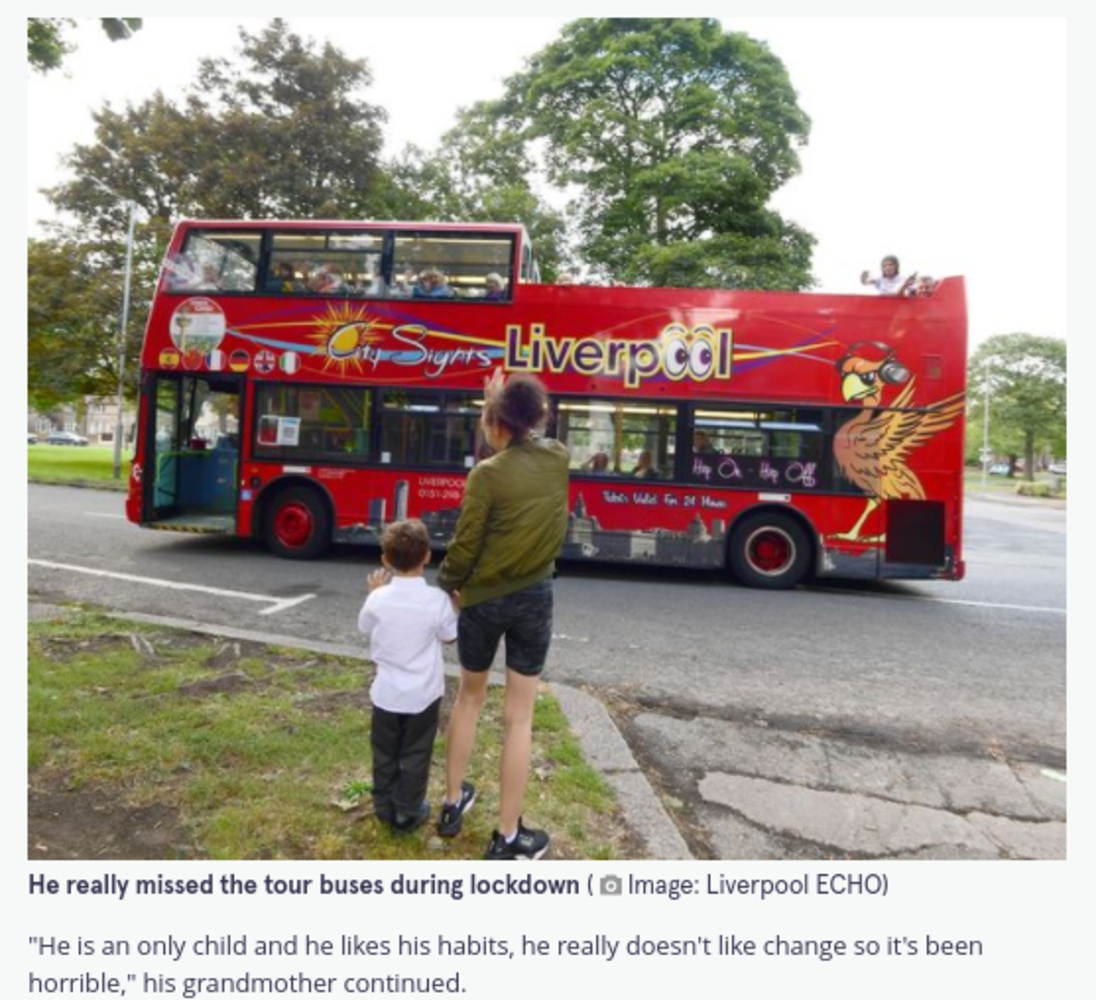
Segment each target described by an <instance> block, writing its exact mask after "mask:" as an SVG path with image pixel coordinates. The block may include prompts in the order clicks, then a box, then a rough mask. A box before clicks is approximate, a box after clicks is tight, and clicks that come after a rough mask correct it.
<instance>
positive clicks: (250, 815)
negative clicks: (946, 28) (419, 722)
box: [27, 609, 645, 861]
mask: <svg viewBox="0 0 1096 1000" xmlns="http://www.w3.org/2000/svg"><path fill="white" fill-rule="evenodd" d="M28 633H29V634H28V670H27V709H28V720H27V759H28V775H27V777H28V785H29V829H28V835H29V850H30V856H31V857H33V858H35V860H38V859H42V860H51V859H61V858H66V857H69V858H85V859H88V860H92V859H98V858H104V857H105V858H109V859H118V858H131V859H132V858H164V859H168V858H203V859H217V860H229V859H230V860H238V859H270V858H293V859H302V860H321V859H322V860H327V859H357V858H373V859H376V858H388V859H396V860H401V861H406V860H415V859H429V860H431V861H437V860H444V859H459V860H474V859H478V858H481V857H482V856H483V849H484V846H485V845H486V844H487V841H488V839H489V837H490V834H491V830H492V827H493V825H494V822H495V819H496V815H497V813H496V810H497V808H498V771H499V754H500V748H501V746H502V731H503V713H502V708H503V699H502V691H501V689H500V688H496V687H492V688H491V690H490V693H489V696H488V702H487V705H486V707H485V708H484V711H483V715H482V717H481V720H480V732H479V734H478V738H477V742H476V751H475V753H474V755H473V760H472V762H471V767H470V771H469V778H470V779H471V780H473V781H474V782H475V784H476V788H477V804H476V807H475V808H474V809H473V810H472V812H470V813H469V815H468V818H467V821H466V823H465V831H464V833H463V834H462V835H461V836H459V837H455V838H453V839H451V840H443V839H441V838H439V837H438V836H437V835H436V834H435V832H434V828H433V825H432V824H431V825H429V826H426V827H423V828H421V829H420V830H418V831H416V832H414V833H412V834H408V835H401V834H397V833H393V832H392V831H391V830H389V829H388V828H387V827H385V826H384V825H383V824H381V823H379V822H378V821H377V820H376V819H375V818H374V816H373V811H372V803H371V797H370V779H371V777H372V774H371V765H370V743H369V726H370V707H369V700H368V696H367V691H368V689H369V684H370V682H371V680H372V675H373V666H372V664H370V663H368V662H364V661H361V660H354V659H345V658H341V657H336V656H325V655H321V654H316V653H309V652H303V651H300V650H291V649H284V648H279V647H274V646H267V645H261V644H258V643H253V642H244V641H235V640H231V639H220V638H215V637H210V636H203V635H198V634H195V633H190V632H185V631H178V630H173V629H167V628H160V627H156V626H149V625H141V624H137V623H130V622H125V621H121V620H119V619H116V618H107V617H103V616H101V615H97V614H94V613H80V612H78V611H75V610H74V609H70V610H68V611H67V612H66V611H61V610H60V609H59V610H58V613H57V614H56V616H55V617H51V618H47V619H46V620H39V621H32V622H31V623H30V625H29V628H28ZM454 686H455V681H453V680H452V679H449V680H448V682H447V693H446V697H445V700H444V702H443V707H442V720H443V721H442V726H441V730H440V732H439V735H438V740H437V743H436V745H435V748H434V763H433V768H432V770H431V780H430V792H429V794H430V799H431V802H432V804H433V807H434V816H435V817H436V816H437V808H438V802H439V800H440V797H441V794H442V791H443V787H442V786H443V776H444V769H445V720H446V719H447V718H448V714H449V711H450V708H451V705H452V698H453V692H454ZM526 813H527V815H528V818H529V821H530V822H531V823H533V822H535V823H539V824H542V825H543V826H545V827H546V828H547V829H548V830H550V831H551V834H552V851H551V855H550V856H551V857H553V858H558V859H613V858H636V857H640V858H642V857H644V856H645V855H644V853H643V849H642V847H641V846H640V845H639V844H638V843H637V842H636V841H635V839H634V837H633V836H632V835H631V833H630V831H629V830H628V829H627V827H626V826H625V824H624V821H623V818H622V815H621V813H620V810H619V808H618V806H617V803H616V800H615V796H614V794H613V791H612V789H611V788H610V787H609V785H608V784H607V783H606V781H605V780H604V778H603V777H602V776H601V775H600V774H599V773H598V772H597V771H596V770H595V769H594V768H592V767H591V766H590V765H589V764H587V763H586V762H585V760H584V759H583V756H582V753H581V750H580V748H579V745H578V742H577V740H576V739H575V737H574V735H573V734H572V733H571V731H570V728H569V726H568V724H567V720H566V717H565V716H564V715H563V712H562V710H561V709H560V707H559V704H558V702H557V701H556V700H555V698H554V697H552V696H551V694H550V693H549V691H548V689H547V687H545V688H543V689H542V690H541V692H540V694H539V695H538V697H537V703H536V708H535V721H534V728H533V751H532V768H531V776H530V781H529V788H528V791H527V793H526Z"/></svg>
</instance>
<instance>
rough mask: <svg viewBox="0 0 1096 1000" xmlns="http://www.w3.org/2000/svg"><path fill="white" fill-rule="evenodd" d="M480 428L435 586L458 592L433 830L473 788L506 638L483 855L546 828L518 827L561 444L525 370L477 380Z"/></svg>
mask: <svg viewBox="0 0 1096 1000" xmlns="http://www.w3.org/2000/svg"><path fill="white" fill-rule="evenodd" d="M484 394H485V404H484V409H483V432H484V435H485V436H486V438H487V443H488V444H489V445H490V446H491V447H492V448H493V449H494V450H495V454H494V455H492V456H491V457H490V458H488V459H485V460H484V461H482V462H480V463H479V464H478V465H476V466H475V468H473V469H472V471H471V473H469V476H468V482H467V483H466V485H465V490H464V499H463V501H462V502H461V512H460V518H459V520H458V521H457V527H456V531H455V533H454V535H453V540H452V541H451V542H450V545H449V551H448V554H447V555H446V557H445V560H444V561H443V562H442V564H441V567H440V568H439V570H438V586H440V587H442V588H443V589H445V590H448V591H450V592H451V593H454V594H457V595H459V601H460V609H461V613H460V623H459V626H458V637H457V646H458V651H459V655H460V663H461V676H460V688H459V690H458V692H457V700H456V704H455V705H454V706H453V713H452V715H451V717H450V720H449V731H448V736H447V742H446V795H445V800H444V801H443V802H442V810H441V816H440V818H439V820H438V833H439V834H441V835H442V836H444V837H453V836H456V835H457V834H458V833H459V832H460V829H461V825H462V821H463V817H464V814H465V813H466V812H467V811H468V810H469V809H470V808H471V807H472V804H473V803H474V802H475V794H476V793H475V789H474V788H473V786H472V784H471V783H470V782H467V781H465V780H464V776H465V774H466V772H467V770H468V761H469V759H470V758H471V755H472V748H473V746H474V744H475V739H476V723H477V721H478V719H479V714H480V710H481V709H482V708H483V703H484V700H485V699H486V696H487V674H488V671H489V670H490V667H491V664H492V662H493V660H494V658H495V653H496V651H497V650H498V646H499V642H500V640H501V639H503V638H504V637H505V640H506V703H505V710H504V726H505V730H504V736H503V747H502V766H501V773H500V777H499V787H500V796H499V798H500V801H499V823H498V828H497V829H496V830H495V832H494V834H493V835H492V837H491V842H490V843H489V844H488V846H487V852H486V854H485V857H486V858H487V859H488V860H500V861H509V860H513V859H515V858H532V859H535V858H539V857H540V856H541V855H542V854H543V853H544V852H545V851H546V850H547V848H548V834H547V833H545V832H544V831H543V830H534V829H530V828H528V827H526V826H525V825H524V823H523V822H522V817H521V804H522V800H523V799H524V797H525V787H526V784H527V782H528V778H529V760H530V754H531V750H532V741H533V705H534V702H535V701H536V694H537V687H538V686H539V683H540V674H541V671H542V670H543V669H544V662H545V660H546V659H547V655H548V646H549V642H550V640H551V636H552V577H553V576H554V573H555V560H556V557H557V556H558V555H559V552H560V549H561V548H562V547H563V540H564V537H565V535H566V533H567V516H568V515H567V467H568V464H569V457H568V453H567V449H566V448H565V447H564V446H563V445H562V444H560V443H559V442H558V441H554V440H552V439H550V438H542V437H541V436H540V434H539V433H538V432H539V431H540V430H541V429H543V427H544V425H545V424H546V423H547V420H548V394H547V392H546V391H545V389H544V386H543V385H542V384H541V383H540V382H539V381H538V380H537V379H535V378H533V377H532V376H529V375H514V376H512V377H511V378H510V379H509V380H505V379H504V378H503V377H502V373H501V372H499V371H496V372H495V374H494V375H493V376H492V377H491V379H490V380H489V381H488V382H487V384H486V387H485V393H484Z"/></svg>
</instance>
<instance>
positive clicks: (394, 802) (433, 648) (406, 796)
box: [358, 520, 457, 833]
mask: <svg viewBox="0 0 1096 1000" xmlns="http://www.w3.org/2000/svg"><path fill="white" fill-rule="evenodd" d="M381 553H382V555H381V562H383V563H384V566H385V569H379V570H375V571H374V572H372V573H370V574H369V596H368V597H366V599H365V604H363V605H362V609H361V612H360V613H359V615H358V628H359V629H361V631H362V632H364V633H366V635H368V636H369V648H370V654H371V655H372V658H373V661H374V662H375V663H376V665H377V674H376V677H375V678H374V680H373V686H372V687H371V688H370V690H369V696H370V698H371V700H372V702H373V736H372V746H373V811H374V813H375V814H376V816H377V818H378V819H379V820H381V822H383V823H387V824H389V825H390V826H391V827H392V828H393V829H394V830H397V831H399V832H401V833H407V832H409V831H411V830H414V829H416V828H417V827H419V826H421V825H422V824H423V823H425V822H426V820H427V819H428V818H429V816H430V803H429V802H427V801H426V784H427V780H428V778H429V776H430V758H431V755H432V754H433V751H434V736H435V735H436V733H437V730H438V709H439V707H440V706H441V698H442V695H443V694H444V693H445V674H444V669H443V666H442V655H441V644H442V643H443V642H453V641H454V640H455V639H456V638H457V612H456V611H455V610H454V608H453V604H452V602H451V601H450V598H449V595H448V594H446V593H445V592H443V591H441V590H438V588H436V587H431V586H429V585H428V584H427V582H426V579H425V577H424V576H423V571H424V570H425V568H426V564H427V563H428V562H430V538H429V535H428V534H427V532H426V526H425V525H424V524H423V523H422V521H419V520H407V521H395V522H394V523H392V524H390V525H389V526H388V527H387V528H386V529H385V531H384V534H383V535H382V536H381Z"/></svg>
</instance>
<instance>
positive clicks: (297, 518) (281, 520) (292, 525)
mask: <svg viewBox="0 0 1096 1000" xmlns="http://www.w3.org/2000/svg"><path fill="white" fill-rule="evenodd" d="M314 530H315V523H314V522H313V520H312V512H311V511H310V510H309V509H308V507H307V506H306V505H305V504H303V503H287V504H286V505H285V506H284V507H279V508H278V512H277V514H275V515H274V533H275V534H276V535H277V536H278V541H279V542H281V543H282V545H284V546H286V548H290V549H299V548H300V547H301V546H302V545H304V544H306V543H307V542H308V540H309V539H310V538H311V537H312V532H313V531H314Z"/></svg>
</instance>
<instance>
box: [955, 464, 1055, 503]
mask: <svg viewBox="0 0 1096 1000" xmlns="http://www.w3.org/2000/svg"><path fill="white" fill-rule="evenodd" d="M1025 482H1027V480H1025V479H1024V478H1023V476H1016V477H1014V478H1011V479H1010V478H1009V477H1008V476H989V475H987V476H986V477H985V486H984V487H983V485H982V484H983V477H982V470H981V469H967V470H966V472H965V474H964V476H963V486H964V488H965V489H966V492H967V493H986V494H989V495H993V494H998V495H1001V494H1004V495H1010V494H1012V495H1014V494H1015V493H1016V492H1017V487H1019V486H1020V485H1021V484H1022V483H1025ZM1035 482H1036V483H1047V484H1050V483H1051V476H1050V475H1049V474H1048V473H1046V472H1037V473H1036V474H1035ZM1058 489H1059V492H1057V493H1055V494H1053V498H1054V499H1055V500H1064V499H1065V498H1066V477H1065V476H1062V477H1060V479H1059V480H1058Z"/></svg>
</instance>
